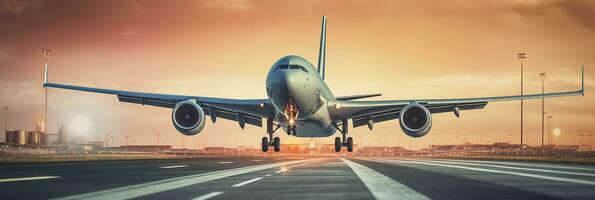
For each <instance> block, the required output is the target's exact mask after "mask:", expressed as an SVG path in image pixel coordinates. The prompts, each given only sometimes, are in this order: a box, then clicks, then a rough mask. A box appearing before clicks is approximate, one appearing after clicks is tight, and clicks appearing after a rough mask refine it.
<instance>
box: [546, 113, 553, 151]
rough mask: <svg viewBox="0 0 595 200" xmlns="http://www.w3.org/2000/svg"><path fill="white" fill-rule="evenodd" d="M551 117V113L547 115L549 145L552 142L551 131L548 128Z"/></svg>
mask: <svg viewBox="0 0 595 200" xmlns="http://www.w3.org/2000/svg"><path fill="white" fill-rule="evenodd" d="M552 118H554V116H552V115H548V116H547V143H548V144H550V145H551V144H552V133H551V129H550V121H551V119H552Z"/></svg>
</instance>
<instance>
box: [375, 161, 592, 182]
mask: <svg viewBox="0 0 595 200" xmlns="http://www.w3.org/2000/svg"><path fill="white" fill-rule="evenodd" d="M372 161H376V162H382V163H389V164H390V163H397V162H401V163H413V164H422V165H432V166H439V167H450V168H458V169H466V170H473V171H481V172H491V173H497V174H508V175H515V176H523V177H531V178H538V179H545V180H552V181H560V182H567V183H578V184H583V185H590V186H595V182H593V181H587V180H580V179H573V178H562V177H554V176H545V175H538V174H529V173H522V172H512V171H502V170H495V169H484V168H476V167H467V166H460V165H449V164H440V163H431V162H422V161H409V160H385V159H372Z"/></svg>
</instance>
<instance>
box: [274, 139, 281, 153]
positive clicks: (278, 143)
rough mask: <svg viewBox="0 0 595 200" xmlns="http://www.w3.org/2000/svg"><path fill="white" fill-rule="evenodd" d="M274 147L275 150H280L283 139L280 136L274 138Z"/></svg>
mask: <svg viewBox="0 0 595 200" xmlns="http://www.w3.org/2000/svg"><path fill="white" fill-rule="evenodd" d="M273 149H274V150H275V152H279V151H280V150H281V140H280V139H279V137H275V139H273Z"/></svg>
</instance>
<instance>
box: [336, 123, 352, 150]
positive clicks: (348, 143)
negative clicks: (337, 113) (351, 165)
mask: <svg viewBox="0 0 595 200" xmlns="http://www.w3.org/2000/svg"><path fill="white" fill-rule="evenodd" d="M333 126H334V127H335V128H336V129H337V130H339V132H341V135H342V137H336V138H335V151H336V152H340V151H341V147H347V151H348V152H352V151H353V138H351V137H347V138H346V136H347V133H348V130H349V128H348V127H349V124H348V123H347V120H342V121H341V128H339V125H337V124H336V123H333Z"/></svg>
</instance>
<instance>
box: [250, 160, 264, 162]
mask: <svg viewBox="0 0 595 200" xmlns="http://www.w3.org/2000/svg"><path fill="white" fill-rule="evenodd" d="M260 161H262V160H252V162H260Z"/></svg>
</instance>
